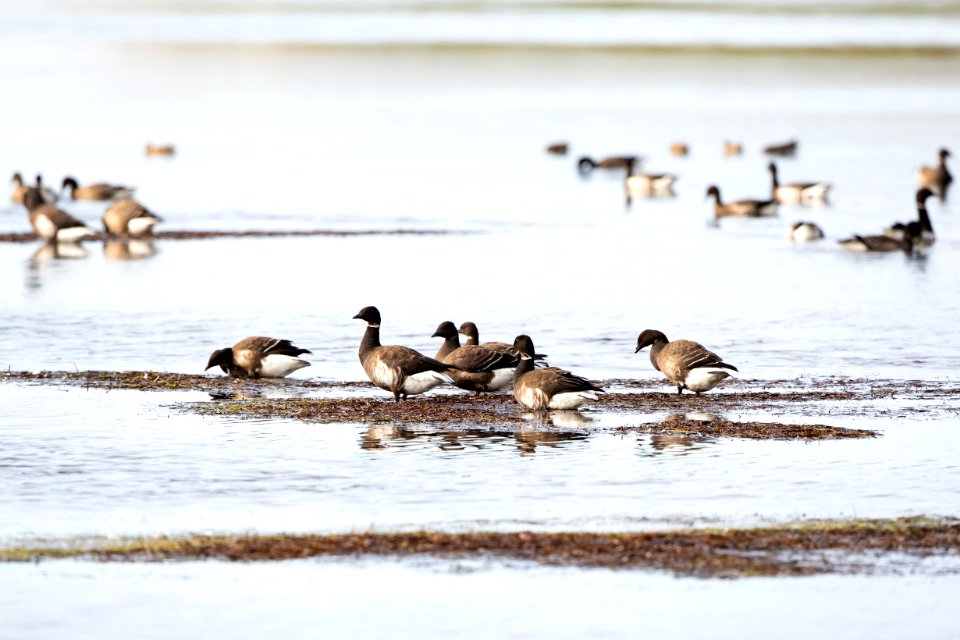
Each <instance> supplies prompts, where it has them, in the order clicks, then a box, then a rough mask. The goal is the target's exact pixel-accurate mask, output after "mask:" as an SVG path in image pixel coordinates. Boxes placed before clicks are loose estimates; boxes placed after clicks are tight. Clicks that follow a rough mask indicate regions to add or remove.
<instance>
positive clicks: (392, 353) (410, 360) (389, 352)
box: [353, 307, 455, 402]
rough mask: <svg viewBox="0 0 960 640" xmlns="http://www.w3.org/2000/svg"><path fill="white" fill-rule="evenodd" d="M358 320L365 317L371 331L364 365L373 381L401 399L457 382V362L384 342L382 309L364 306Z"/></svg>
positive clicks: (362, 359)
mask: <svg viewBox="0 0 960 640" xmlns="http://www.w3.org/2000/svg"><path fill="white" fill-rule="evenodd" d="M353 318H354V320H364V321H365V322H366V323H367V330H366V331H365V332H364V334H363V338H362V339H361V340H360V364H361V365H363V370H364V372H366V374H367V377H368V378H370V382H372V383H373V384H375V385H376V386H378V387H380V388H381V389H386V390H387V391H390V392H391V393H393V398H394V400H396V401H397V402H400V400H401V399H403V400H406V398H407V396H412V395H416V394H418V393H424V392H425V391H429V390H430V389H433V388H434V387H436V386H437V385H440V384H443V383H444V382H450V383H452V382H453V378H452V377H451V375H450V373H449V371H450V370H451V369H454V368H455V367H454V366H453V365H449V364H444V363H443V362H440V361H439V360H435V359H434V358H429V357H427V356H425V355H423V354H422V353H420V352H419V351H415V350H414V349H411V348H409V347H401V346H384V345H381V344H380V311H379V309H377V308H376V307H364V308H363V309H361V310H360V311H359V312H358V313H357V315H355V316H353Z"/></svg>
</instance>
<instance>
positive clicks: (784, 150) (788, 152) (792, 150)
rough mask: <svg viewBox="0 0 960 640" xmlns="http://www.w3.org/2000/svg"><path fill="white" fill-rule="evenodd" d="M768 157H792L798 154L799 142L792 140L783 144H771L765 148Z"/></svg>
mask: <svg viewBox="0 0 960 640" xmlns="http://www.w3.org/2000/svg"><path fill="white" fill-rule="evenodd" d="M763 152H764V153H765V154H767V155H768V156H792V155H795V154H796V153H797V141H796V140H791V141H789V142H784V143H783V144H771V145H767V146H766V147H764V148H763Z"/></svg>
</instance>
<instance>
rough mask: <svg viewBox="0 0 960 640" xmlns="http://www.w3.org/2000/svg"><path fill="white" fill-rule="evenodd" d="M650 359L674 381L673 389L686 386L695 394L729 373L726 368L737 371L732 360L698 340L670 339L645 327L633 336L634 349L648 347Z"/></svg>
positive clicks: (711, 386)
mask: <svg viewBox="0 0 960 640" xmlns="http://www.w3.org/2000/svg"><path fill="white" fill-rule="evenodd" d="M650 346H652V348H651V349H650V363H651V364H653V368H654V369H656V370H657V371H660V372H662V373H663V375H665V376H666V377H667V379H669V380H670V381H671V382H673V383H674V384H675V385H677V393H680V394H682V393H683V390H684V389H689V390H690V391H693V392H694V393H696V394H697V395H700V394H701V393H702V392H704V391H709V390H710V389H713V388H714V387H715V386H717V385H718V384H720V382H722V381H723V380H724V379H726V378H729V377H730V371H737V368H736V367H735V366H733V365H732V364H727V363H726V362H724V361H723V358H721V357H720V356H718V355H717V354H715V353H713V352H712V351H708V350H707V349H706V348H705V347H704V346H703V345H702V344H700V343H697V342H693V341H692V340H674V341H673V342H670V341H669V340H667V336H665V335H664V334H663V332H661V331H657V330H655V329H646V330H644V331H643V332H641V333H640V335H639V336H638V337H637V348H636V349H635V350H634V353H638V352H639V351H640V350H641V349H643V348H644V347H650Z"/></svg>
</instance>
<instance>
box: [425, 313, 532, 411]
mask: <svg viewBox="0 0 960 640" xmlns="http://www.w3.org/2000/svg"><path fill="white" fill-rule="evenodd" d="M431 337H433V338H438V337H439V338H443V339H444V340H443V346H442V347H440V350H439V351H437V355H436V359H437V360H439V361H440V362H443V363H445V364H450V365H454V366H455V367H456V368H455V369H451V370H450V371H448V372H447V373H449V374H450V377H451V378H453V384H454V385H455V386H457V387H459V388H461V389H467V390H468V391H473V392H475V393H476V394H477V395H480V393H481V392H483V391H499V390H500V389H503V388H504V387H508V386H510V385H511V384H512V383H513V372H514V370H515V369H516V368H517V364H518V363H519V362H520V359H519V357H517V356H514V355H512V354H510V353H504V352H501V351H494V350H493V349H485V348H483V347H481V346H477V345H463V346H461V345H460V334H459V333H458V332H457V328H456V326H454V324H453V323H452V322H450V321H446V322H441V323H440V325H439V326H437V330H436V331H434V332H433V336H431Z"/></svg>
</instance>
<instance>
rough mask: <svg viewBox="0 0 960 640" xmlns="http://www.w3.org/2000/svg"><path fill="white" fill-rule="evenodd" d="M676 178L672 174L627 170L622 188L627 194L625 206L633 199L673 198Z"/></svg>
mask: <svg viewBox="0 0 960 640" xmlns="http://www.w3.org/2000/svg"><path fill="white" fill-rule="evenodd" d="M676 179H677V177H676V176H675V175H673V174H672V173H645V172H642V173H635V172H634V171H633V169H628V170H627V177H626V178H625V179H624V183H623V184H624V187H625V188H626V192H627V204H630V203H631V202H633V199H634V198H656V197H658V196H659V197H670V196H673V195H674V193H673V183H674V182H675V181H676Z"/></svg>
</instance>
